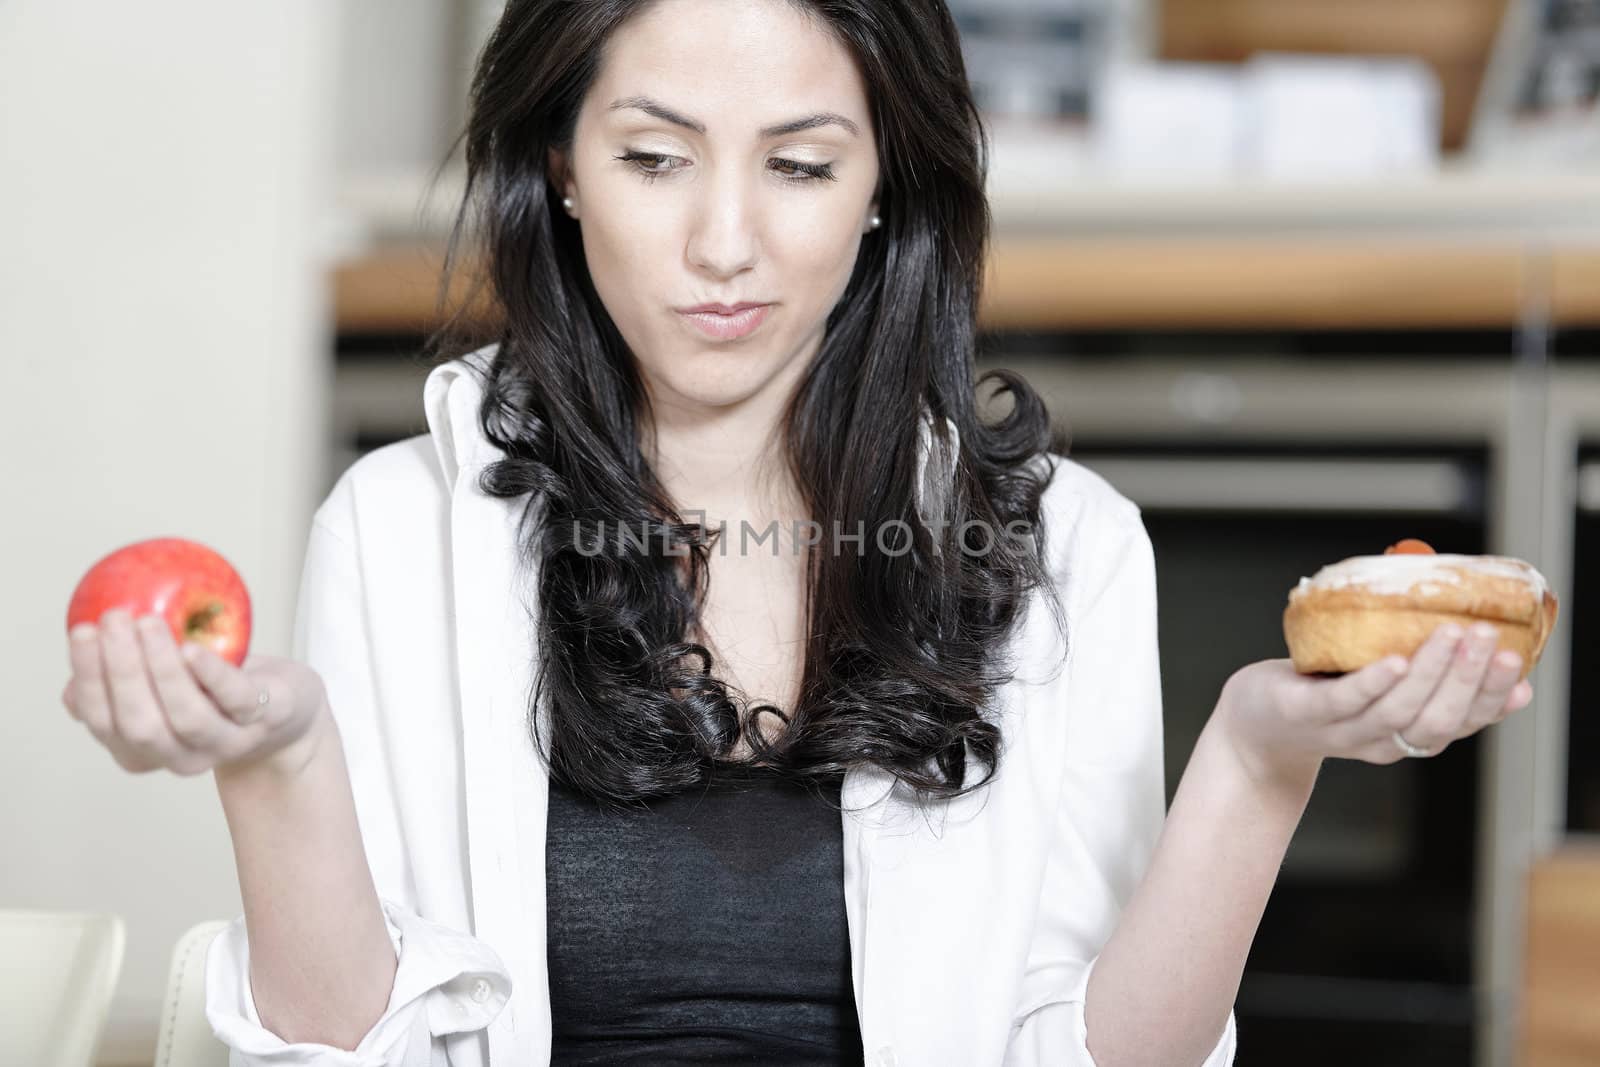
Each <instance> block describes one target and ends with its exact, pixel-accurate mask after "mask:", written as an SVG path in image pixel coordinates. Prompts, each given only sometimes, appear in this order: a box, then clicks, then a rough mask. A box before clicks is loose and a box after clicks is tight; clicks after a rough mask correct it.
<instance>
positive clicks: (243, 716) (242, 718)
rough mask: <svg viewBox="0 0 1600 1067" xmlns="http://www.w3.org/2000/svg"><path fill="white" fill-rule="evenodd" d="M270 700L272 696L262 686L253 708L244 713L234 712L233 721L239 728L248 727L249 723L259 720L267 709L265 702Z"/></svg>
mask: <svg viewBox="0 0 1600 1067" xmlns="http://www.w3.org/2000/svg"><path fill="white" fill-rule="evenodd" d="M271 699H272V694H271V693H269V692H267V687H266V686H262V687H261V692H260V693H259V694H257V696H256V702H255V704H254V706H252V707H250V708H248V709H246V710H244V711H236V712H234V713H233V721H234V722H236V723H238V724H239V725H240V726H249V725H250V724H251V723H253V722H255V721H256V720H257V719H259V718H261V716H262V713H263V712H265V711H266V709H267V701H269V700H271Z"/></svg>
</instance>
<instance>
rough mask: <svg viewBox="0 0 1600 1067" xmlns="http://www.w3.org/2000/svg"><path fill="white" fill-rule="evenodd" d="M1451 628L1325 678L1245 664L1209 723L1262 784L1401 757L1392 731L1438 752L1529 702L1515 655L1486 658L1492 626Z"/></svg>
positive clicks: (1285, 667) (1289, 665) (1289, 667)
mask: <svg viewBox="0 0 1600 1067" xmlns="http://www.w3.org/2000/svg"><path fill="white" fill-rule="evenodd" d="M1452 625H1453V624H1448V623H1447V624H1445V625H1442V626H1440V627H1439V628H1438V629H1436V630H1434V632H1433V634H1432V635H1431V636H1430V637H1429V638H1428V640H1427V641H1426V642H1424V643H1423V645H1422V647H1421V648H1419V649H1418V650H1417V652H1416V654H1415V655H1414V656H1412V658H1411V660H1410V661H1409V663H1408V662H1407V661H1406V659H1405V658H1404V657H1402V656H1388V657H1386V658H1384V659H1381V660H1378V661H1377V662H1375V663H1370V664H1368V665H1367V666H1365V667H1363V668H1361V669H1360V670H1356V671H1350V672H1349V673H1347V674H1341V675H1331V676H1330V675H1315V674H1309V675H1308V674H1300V673H1298V672H1297V671H1296V670H1295V669H1294V663H1293V661H1292V660H1289V659H1269V660H1262V661H1261V662H1259V663H1252V664H1249V665H1248V666H1245V667H1242V668H1240V669H1239V670H1237V671H1235V672H1234V674H1233V676H1232V677H1230V678H1229V679H1228V681H1227V683H1226V684H1225V685H1224V686H1223V689H1222V697H1221V699H1220V700H1219V701H1218V704H1217V711H1216V718H1217V719H1218V722H1217V724H1216V725H1217V726H1218V728H1219V729H1220V730H1221V731H1222V732H1223V734H1224V735H1225V736H1226V737H1227V739H1228V740H1229V742H1230V743H1231V745H1232V747H1233V749H1234V751H1235V753H1236V754H1237V755H1238V757H1239V759H1240V762H1241V763H1242V764H1243V765H1244V767H1245V769H1246V771H1247V772H1248V773H1249V774H1250V775H1251V777H1253V778H1254V779H1255V780H1256V781H1258V782H1262V783H1270V782H1292V783H1309V782H1311V781H1312V780H1314V779H1315V777H1316V773H1317V769H1318V767H1320V766H1321V763H1322V760H1324V759H1325V758H1327V757H1329V756H1337V757H1341V758H1344V759H1358V760H1363V761H1365V762H1367V763H1385V764H1386V763H1393V762H1395V761H1396V760H1400V759H1404V758H1406V754H1405V753H1404V752H1403V751H1401V749H1400V746H1399V745H1397V744H1395V741H1394V737H1393V734H1394V732H1395V731H1397V730H1398V731H1399V732H1400V734H1401V735H1402V736H1403V737H1404V738H1405V740H1406V741H1407V742H1409V743H1410V744H1411V745H1413V746H1415V747H1417V748H1421V749H1426V750H1427V752H1428V755H1430V756H1434V755H1438V754H1439V753H1440V752H1442V751H1443V750H1444V748H1445V746H1447V745H1449V744H1450V743H1451V742H1452V741H1455V740H1458V739H1459V738H1463V737H1467V736H1469V735H1471V734H1475V733H1477V732H1478V731H1479V730H1481V729H1483V728H1484V727H1485V726H1490V725H1492V724H1494V723H1497V722H1499V721H1501V720H1502V719H1504V718H1505V717H1506V716H1508V715H1510V714H1511V713H1512V712H1514V711H1517V710H1520V709H1521V708H1524V707H1526V706H1527V705H1528V703H1529V702H1530V701H1531V700H1532V699H1533V686H1532V684H1531V683H1529V682H1528V681H1527V680H1526V679H1524V680H1522V681H1518V680H1517V675H1518V674H1520V673H1521V670H1522V657H1521V656H1519V655H1518V654H1517V653H1515V652H1512V651H1509V650H1506V651H1502V652H1500V653H1498V654H1495V655H1492V656H1491V653H1493V652H1494V649H1495V645H1496V642H1497V640H1498V636H1499V635H1498V632H1497V631H1496V630H1495V628H1494V627H1493V626H1491V625H1489V624H1487V623H1478V624H1475V625H1474V626H1472V627H1471V628H1469V629H1468V630H1467V631H1466V633H1465V635H1464V636H1461V637H1459V638H1457V637H1452V636H1451V633H1450V631H1451V628H1452ZM1456 631H1457V633H1458V635H1459V634H1460V628H1459V627H1457V628H1456Z"/></svg>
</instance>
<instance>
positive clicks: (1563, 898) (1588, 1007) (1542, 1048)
mask: <svg viewBox="0 0 1600 1067" xmlns="http://www.w3.org/2000/svg"><path fill="white" fill-rule="evenodd" d="M1527 884H1528V901H1527V915H1528V924H1527V944H1526V947H1525V950H1524V962H1525V970H1524V974H1523V981H1522V994H1523V1003H1522V1012H1521V1015H1522V1026H1521V1028H1520V1031H1521V1032H1520V1036H1519V1042H1520V1049H1519V1053H1520V1055H1519V1058H1518V1061H1517V1062H1518V1063H1519V1064H1520V1065H1521V1067H1592V1065H1593V1064H1596V1063H1600V1014H1596V1012H1595V1006H1596V1005H1597V1004H1600V964H1597V962H1596V961H1600V839H1592V838H1591V839H1584V840H1579V839H1572V840H1569V841H1568V842H1566V843H1564V844H1563V845H1562V846H1561V847H1560V848H1558V849H1557V850H1556V851H1554V852H1553V853H1551V854H1550V855H1548V856H1544V857H1542V858H1541V859H1539V860H1537V861H1536V862H1535V863H1534V865H1533V869H1532V871H1531V872H1530V873H1529V875H1528V883H1527Z"/></svg>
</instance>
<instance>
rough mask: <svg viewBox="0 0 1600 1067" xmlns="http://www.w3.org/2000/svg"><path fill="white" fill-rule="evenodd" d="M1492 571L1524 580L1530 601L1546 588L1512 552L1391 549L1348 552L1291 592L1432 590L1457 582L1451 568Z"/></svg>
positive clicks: (1537, 599)
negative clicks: (1375, 552)
mask: <svg viewBox="0 0 1600 1067" xmlns="http://www.w3.org/2000/svg"><path fill="white" fill-rule="evenodd" d="M1457 567H1459V568H1462V569H1464V570H1469V571H1476V572H1478V573H1480V574H1494V575H1498V576H1500V577H1503V578H1516V579H1519V580H1521V581H1523V582H1525V583H1527V585H1528V588H1529V589H1530V590H1531V591H1532V592H1533V596H1534V602H1535V603H1542V602H1543V600H1544V594H1545V591H1546V590H1547V589H1548V588H1549V586H1548V585H1547V583H1546V582H1545V578H1544V575H1542V574H1540V573H1539V571H1538V569H1537V568H1535V567H1534V566H1532V565H1531V564H1529V563H1527V562H1525V561H1523V560H1520V559H1516V558H1514V557H1512V556H1469V555H1457V554H1454V553H1449V552H1441V553H1438V554H1437V555H1430V554H1427V553H1417V552H1395V553H1392V554H1387V555H1381V556H1351V557H1350V558H1349V559H1342V560H1340V561H1339V562H1337V563H1330V564H1328V565H1327V566H1325V567H1323V568H1322V569H1321V570H1319V571H1317V573H1316V574H1314V575H1312V576H1311V577H1309V578H1301V579H1300V582H1299V584H1298V585H1296V586H1295V592H1296V593H1298V592H1300V591H1301V590H1304V589H1308V588H1311V587H1313V586H1315V587H1316V588H1319V589H1339V588H1342V587H1344V586H1348V585H1361V586H1364V587H1365V588H1367V589H1370V590H1372V591H1373V592H1374V593H1381V594H1396V595H1398V594H1403V593H1407V592H1410V590H1411V589H1412V587H1413V586H1416V585H1417V584H1418V583H1425V584H1424V585H1423V587H1422V592H1423V593H1435V592H1438V591H1439V586H1440V585H1460V584H1461V574H1460V571H1458V570H1456V569H1455V568H1457Z"/></svg>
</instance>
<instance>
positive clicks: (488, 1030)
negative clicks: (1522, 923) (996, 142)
mask: <svg viewBox="0 0 1600 1067" xmlns="http://www.w3.org/2000/svg"><path fill="white" fill-rule="evenodd" d="M467 136H468V142H467V158H468V163H469V171H470V182H469V189H468V201H467V202H468V204H469V205H473V206H475V207H476V208H477V209H478V211H479V212H480V215H479V216H478V218H479V220H480V221H481V222H482V224H483V229H484V236H485V238H486V242H487V249H488V251H489V254H490V256H489V264H490V268H491V269H490V277H491V280H492V282H493V286H494V290H495V295H496V296H497V298H498V299H499V300H500V302H501V303H502V304H503V306H504V308H505V310H506V313H507V317H506V326H505V329H504V331H503V333H502V335H501V336H500V338H499V341H498V343H497V344H495V345H493V346H490V347H488V348H483V349H479V350H476V351H473V352H470V353H469V354H467V355H466V356H464V357H462V358H460V359H450V360H446V361H443V362H441V363H440V364H439V365H438V366H437V367H435V369H434V370H433V371H432V373H430V375H429V377H428V382H427V386H426V389H425V396H424V402H425V408H426V412H427V418H428V428H429V432H428V433H427V434H424V435H418V436H416V437H412V438H409V439H407V440H405V441H402V442H399V443H396V444H394V445H390V446H387V447H385V448H381V449H378V450H376V451H374V452H372V453H369V454H368V455H367V456H364V457H363V458H362V459H361V460H360V461H358V462H357V463H356V464H354V465H353V466H352V467H351V468H350V469H349V470H348V471H346V472H345V473H344V475H343V476H342V477H341V478H340V479H339V482H338V484H337V485H336V486H335V488H334V490H333V491H332V492H331V493H330V494H329V496H328V498H327V499H326V500H325V501H324V503H323V504H322V506H321V508H320V509H319V510H318V512H317V516H316V520H315V522H314V523H313V525H312V530H311V538H310V542H309V544H308V549H307V555H306V564H305V572H304V578H303V582H302V585H301V591H300V602H299V608H298V612H297V616H296V625H295V640H294V650H293V655H292V657H291V658H288V659H281V658H275V657H270V656H264V655H259V654H258V655H255V656H252V657H251V658H250V659H249V660H248V661H247V662H246V663H245V665H244V666H243V668H242V669H234V668H232V667H230V666H228V665H227V664H225V663H223V662H222V661H220V660H219V659H217V658H216V657H215V656H213V655H211V654H210V653H209V652H206V651H204V650H198V649H196V648H194V647H193V646H187V647H186V648H185V649H183V654H184V655H186V656H187V657H188V660H187V663H186V662H185V658H184V655H180V650H179V648H178V647H176V646H175V645H174V644H173V642H172V639H171V637H170V636H169V635H168V634H167V632H166V631H165V630H164V629H163V628H162V627H161V626H159V625H156V626H143V625H141V627H140V628H139V632H138V634H137V636H136V635H135V632H134V628H133V627H132V626H131V625H130V620H128V619H126V618H125V617H117V616H115V615H108V616H107V617H106V618H105V619H104V620H103V626H102V627H101V629H100V631H99V632H97V631H96V630H95V628H93V627H87V628H85V629H84V630H83V631H81V632H78V633H75V634H74V635H73V638H72V656H73V666H74V677H73V680H72V682H71V683H69V686H68V690H67V692H66V693H65V694H64V700H65V702H66V703H67V706H68V708H69V709H70V710H71V711H72V713H73V714H74V715H75V716H76V717H78V718H80V719H81V720H82V721H83V722H84V723H85V724H86V725H87V726H88V727H89V728H90V729H91V731H92V732H93V733H94V735H95V736H96V737H97V738H98V739H99V740H100V741H102V742H103V743H104V744H106V746H107V747H108V748H109V749H110V750H111V751H112V753H113V755H114V756H115V758H116V759H117V762H118V763H119V764H120V765H121V766H123V767H124V768H126V769H128V770H131V771H147V770H152V769H156V768H167V769H171V770H174V771H176V772H178V773H181V774H194V773H199V772H202V771H205V770H211V771H213V772H214V774H215V778H216V781H217V785H218V791H219V794H220V796H221V799H222V802H223V805H224V809H225V812H226V814H227V818H228V825H229V828H230V832H231V834H232V836H233V840H234V845H235V851H236V857H237V863H238V868H239V878H240V886H241V891H242V895H243V900H244V914H243V916H242V917H241V918H239V919H236V920H235V921H234V923H233V924H232V925H231V926H230V928H229V929H228V930H226V931H225V932H224V934H223V935H221V936H219V937H218V938H217V940H216V941H215V942H213V944H212V946H211V949H210V952H209V954H208V960H207V984H208V995H207V1012H208V1016H209V1018H210V1019H211V1022H212V1025H213V1026H214V1028H215V1029H216V1031H217V1033H218V1034H219V1036H221V1037H222V1039H223V1040H224V1041H225V1042H226V1043H227V1044H228V1045H229V1046H230V1047H231V1048H232V1049H233V1050H234V1062H240V1063H249V1064H256V1063H261V1064H265V1063H280V1064H281V1063H317V1064H323V1063H326V1064H352V1065H353V1064H378V1063H381V1064H388V1065H401V1064H404V1065H423V1064H443V1063H450V1064H458V1065H459V1064H484V1063H493V1064H495V1065H497V1067H498V1065H504V1064H527V1063H532V1064H538V1063H545V1062H553V1063H589V1062H594V1063H626V1062H640V1063H643V1062H648V1063H670V1062H683V1061H693V1062H771V1063H779V1062H800V1063H836V1062H863V1061H866V1062H871V1063H874V1064H880V1065H882V1064H904V1065H922V1064H952V1065H960V1067H971V1065H982V1064H992V1065H997V1067H999V1065H1009V1067H1022V1065H1035V1064H1038V1065H1042V1064H1045V1063H1051V1064H1063V1063H1064V1064H1078V1065H1083V1067H1088V1065H1090V1064H1095V1065H1099V1067H1116V1065H1123V1064H1146V1063H1148V1064H1176V1063H1203V1064H1205V1065H1207V1067H1222V1065H1224V1064H1228V1063H1231V1062H1232V1060H1233V1057H1234V1049H1235V1044H1236V1033H1235V1023H1234V1017H1233V1014H1232V1011H1231V1006H1232V1003H1233V998H1234V996H1235V993H1236V992H1237V989H1238V985H1239V979H1240V975H1241V972H1242V969H1243V966H1244V961H1245V957H1246V954H1247V951H1248V949H1249V946H1250V941H1251V938H1252V936H1253V932H1254V930H1255V928H1256V925H1257V923H1258V921H1259V919H1260V917H1261V914H1262V911H1263V908H1264V906H1265V902H1266V899H1267V896H1268V893H1269V892H1270V890H1271V887H1272V883H1273V880H1274V877H1275V875H1276V872H1277V870H1278V867H1279V865H1280V863H1281V861H1282V859H1283V857H1284V853H1285V851H1286V848H1287V846H1288V842H1289V838H1290V835H1291V834H1292V832H1293V829H1294V827H1295V824H1296V822H1297V821H1298V819H1299V817H1300V814H1301V812H1302V810H1303V808H1304V805H1305V803H1306V801H1307V799H1308V798H1309V795H1310V791H1311V788H1312V785H1313V783H1314V780H1315V777H1316V774H1317V771H1318V768H1319V766H1320V764H1321V761H1322V760H1324V759H1326V758H1328V757H1330V756H1332V757H1340V758H1351V759H1363V760H1367V761H1369V762H1377V763H1387V762H1390V761H1392V760H1394V759H1396V758H1398V757H1399V756H1400V753H1399V752H1398V751H1397V750H1396V749H1395V748H1394V747H1393V744H1392V742H1391V740H1390V735H1391V732H1392V731H1393V730H1395V729H1397V728H1399V729H1403V730H1404V731H1405V734H1406V736H1407V737H1408V738H1409V739H1410V741H1411V742H1412V743H1413V744H1415V745H1419V746H1425V747H1426V748H1427V749H1428V751H1429V752H1434V751H1437V750H1439V749H1442V748H1443V746H1445V745H1447V744H1448V743H1450V742H1451V741H1452V740H1453V739H1455V738H1458V737H1461V736H1465V735H1467V734H1469V733H1471V732H1473V731H1475V730H1477V729H1479V728H1481V727H1482V726H1483V725H1485V724H1487V723H1490V722H1493V721H1496V720H1498V719H1499V718H1501V717H1503V716H1504V715H1505V714H1507V713H1508V712H1509V711H1510V710H1513V709H1515V708H1517V707H1521V706H1523V705H1525V704H1526V703H1527V702H1528V700H1529V698H1530V696H1531V693H1530V691H1529V689H1528V687H1527V686H1526V684H1522V685H1519V686H1517V687H1515V688H1514V687H1513V685H1512V682H1513V680H1514V679H1515V678H1516V675H1517V668H1516V665H1515V664H1514V663H1511V664H1507V663H1503V662H1501V661H1500V660H1499V659H1496V660H1494V661H1493V662H1492V663H1491V662H1490V660H1489V659H1488V658H1487V657H1486V651H1487V650H1486V649H1485V647H1484V646H1482V644H1481V643H1480V642H1479V641H1478V640H1477V639H1476V638H1473V639H1471V640H1469V641H1465V642H1463V643H1462V648H1463V656H1462V657H1452V654H1451V653H1452V649H1453V647H1454V646H1455V641H1454V640H1453V639H1447V638H1448V635H1444V634H1441V635H1439V636H1438V637H1437V638H1436V639H1435V640H1434V641H1433V642H1431V643H1430V644H1429V645H1428V646H1427V647H1426V648H1424V649H1423V650H1422V651H1421V652H1419V653H1418V655H1417V656H1416V657H1415V661H1414V662H1413V663H1411V664H1405V663H1389V662H1384V663H1378V664H1374V665H1372V666H1371V667H1368V668H1366V669H1364V670H1362V671H1358V672H1354V673H1351V674H1349V675H1346V676H1343V677H1339V678H1310V677H1301V676H1299V675H1297V674H1295V672H1294V671H1293V669H1292V666H1291V664H1290V663H1289V661H1288V660H1285V659H1276V660H1266V661H1263V662H1260V663H1255V664H1250V665H1248V666H1246V667H1244V668H1241V669H1240V670H1239V671H1237V672H1236V673H1235V674H1234V675H1233V676H1232V677H1231V678H1230V679H1229V680H1228V682H1227V684H1226V686H1225V687H1224V689H1223V691H1222V693H1221V694H1220V695H1219V700H1218V703H1217V707H1216V711H1215V713H1214V714H1213V716H1212V718H1211V720H1210V722H1209V723H1208V725H1207V727H1206V729H1205V731H1204V733H1203V735H1202V737H1201V739H1200V741H1199V742H1198V744H1197V746H1196V749H1195V751H1194V753H1193V754H1192V756H1191V758H1190V760H1189V763H1188V766H1187V769H1186V771H1185V774H1184V776H1183V779H1182V781H1181V783H1180V786H1179V789H1178V792H1177V795H1176V797H1175V798H1174V801H1173V805H1172V808H1171V811H1170V812H1166V811H1165V810H1164V809H1165V797H1164V791H1163V779H1162V752H1161V706H1160V689H1159V675H1158V657H1157V648H1156V633H1155V621H1156V615H1155V611H1156V597H1155V567H1154V558H1153V553H1152V548H1151V545H1150V541H1149V538H1148V536H1147V535H1146V533H1145V530H1144V527H1143V523H1142V521H1141V519H1140V515H1139V512H1138V509H1137V507H1136V506H1134V505H1133V504H1132V502H1131V501H1129V500H1128V499H1127V498H1126V497H1124V496H1122V495H1121V494H1120V493H1118V492H1117V491H1116V490H1115V489H1113V488H1112V487H1111V486H1110V485H1108V484H1107V483H1106V482H1105V481H1104V480H1103V479H1100V478H1099V477H1097V476H1095V475H1094V474H1092V473H1090V472H1089V471H1088V470H1087V468H1084V467H1082V466H1080V465H1078V464H1077V463H1075V462H1074V461H1072V460H1070V459H1067V458H1066V457H1064V456H1061V455H1058V454H1056V453H1053V452H1050V451H1049V450H1048V445H1049V432H1048V425H1047V421H1046V417H1045V413H1044V409H1043V406H1042V405H1041V403H1040V402H1039V399H1038V398H1037V396H1036V395H1035V394H1034V393H1033V392H1032V391H1031V390H1029V389H1028V388H1027V386H1026V384H1025V383H1023V382H1021V381H1020V380H1017V379H1015V378H1012V377H1010V376H1004V375H1002V376H1001V382H1002V384H1003V385H1004V386H1005V387H1007V388H1008V389H1009V391H1010V392H1011V395H1012V398H1013V408H1012V411H1011V413H1010V415H1009V416H1008V417H1007V418H1006V419H1005V420H1004V421H1003V422H1001V423H999V424H987V423H984V422H982V421H980V420H979V418H978V413H977V405H976V397H975V389H974V386H975V384H976V383H975V382H974V380H973V356H974V348H975V339H974V326H975V308H976V304H977V290H978V271H979V269H980V267H981V264H982V263H983V260H984V256H985V246H986V240H987V231H988V216H987V209H986V206H985V203H984V199H983V179H984V168H985V159H984V157H983V142H982V136H981V127H980V125H979V122H978V119H977V113H976V111H975V109H974V107H973V104H972V101H971V98H970V95H969V93H968V91H967V87H966V84H965V79H964V74H963V71H962V66H961V57H960V48H959V40H958V38H957V34H956V31H955V28H954V26H953V24H952V22H951V19H950V17H949V14H948V12H947V11H946V10H945V8H944V6H943V4H942V3H941V2H940V0H838V2H828V3H820V2H812V3H781V2H779V0H718V2H710V3H706V2H700V3H696V2H693V0H658V2H656V3H642V2H637V0H592V2H589V3H571V2H557V0H523V2H514V3H512V4H511V5H509V6H508V8H507V10H506V13H505V15H504V16H503V18H502V20H501V22H500V25H499V26H498V28H497V29H496V32H495V34H494V36H493V38H492V40H491V41H490V43H489V45H488V47H487V49H486V51H485V53H484V55H483V57H482V60H481V64H480V67H479V70H478V73H477V78H476V81H475V85H474V99H473V111H472V119H471V122H470V124H469V129H468V132H467ZM466 218H467V215H466V214H465V213H464V216H463V219H464V220H465V219H466ZM460 232H461V231H460V229H459V228H458V234H457V236H459V234H460ZM743 302H756V303H759V304H761V305H763V306H762V307H761V308H760V309H759V310H755V311H733V312H731V313H729V314H726V315H723V314H719V313H718V312H716V311H711V312H707V311H705V310H696V308H697V307H699V306H701V305H704V304H707V303H712V304H717V303H721V304H729V305H732V304H738V303H743ZM747 530H748V531H750V532H751V534H753V542H754V547H753V548H752V547H751V544H752V537H749V536H746V531H747ZM624 532H629V533H630V534H631V535H637V536H624ZM1406 668H1409V669H1406ZM1091 978H1092V979H1093V980H1092V981H1091Z"/></svg>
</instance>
